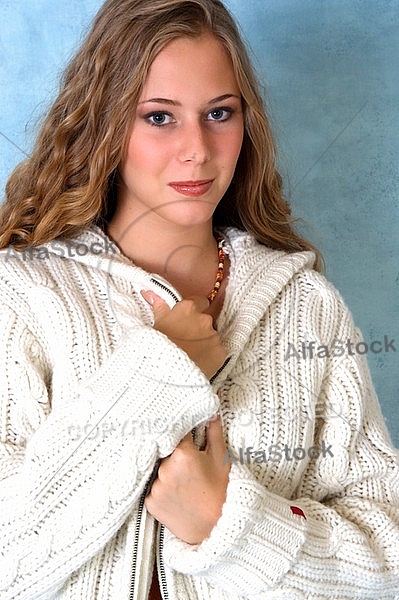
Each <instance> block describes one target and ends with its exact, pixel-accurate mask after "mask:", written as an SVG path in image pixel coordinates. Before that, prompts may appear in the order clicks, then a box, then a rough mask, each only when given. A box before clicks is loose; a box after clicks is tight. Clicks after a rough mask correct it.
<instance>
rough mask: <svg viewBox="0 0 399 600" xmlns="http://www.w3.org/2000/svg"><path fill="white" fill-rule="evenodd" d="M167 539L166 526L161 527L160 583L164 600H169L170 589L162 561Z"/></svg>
mask: <svg viewBox="0 0 399 600" xmlns="http://www.w3.org/2000/svg"><path fill="white" fill-rule="evenodd" d="M164 537H165V526H164V525H160V526H159V575H160V577H159V581H160V584H161V595H162V598H163V600H168V599H169V594H168V587H167V585H166V573H165V565H164V562H163V559H162V553H163V541H164Z"/></svg>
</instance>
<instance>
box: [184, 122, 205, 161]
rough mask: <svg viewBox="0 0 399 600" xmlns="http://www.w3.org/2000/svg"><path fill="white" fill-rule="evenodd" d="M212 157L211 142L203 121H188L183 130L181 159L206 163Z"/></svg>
mask: <svg viewBox="0 0 399 600" xmlns="http://www.w3.org/2000/svg"><path fill="white" fill-rule="evenodd" d="M210 157H211V151H210V143H209V139H208V136H207V132H206V131H205V130H204V125H203V124H202V123H187V124H186V125H185V126H184V127H183V128H182V130H181V140H180V149H179V159H180V160H181V161H182V162H185V163H193V164H204V163H206V162H207V161H208V160H209V159H210Z"/></svg>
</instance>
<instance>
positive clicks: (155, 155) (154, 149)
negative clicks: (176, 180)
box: [126, 135, 166, 173]
mask: <svg viewBox="0 0 399 600" xmlns="http://www.w3.org/2000/svg"><path fill="white" fill-rule="evenodd" d="M165 159H166V148H165V144H161V143H155V142H154V139H153V138H152V137H151V136H145V135H140V136H135V139H133V138H132V139H131V140H130V142H129V145H128V149H127V156H126V166H127V168H128V169H130V170H132V171H135V172H140V173H143V172H147V173H150V172H156V171H157V170H159V169H160V168H162V166H163V164H164V163H165Z"/></svg>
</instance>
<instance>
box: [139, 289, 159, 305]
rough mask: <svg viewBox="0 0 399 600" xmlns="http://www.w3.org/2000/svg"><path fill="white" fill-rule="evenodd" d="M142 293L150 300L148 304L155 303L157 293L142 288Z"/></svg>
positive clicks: (146, 299) (145, 298)
mask: <svg viewBox="0 0 399 600" xmlns="http://www.w3.org/2000/svg"><path fill="white" fill-rule="evenodd" d="M140 294H141V295H142V296H143V298H144V300H145V301H146V302H148V304H151V305H153V304H155V295H154V294H153V293H152V292H151V290H141V292H140Z"/></svg>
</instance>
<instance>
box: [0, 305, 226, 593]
mask: <svg viewBox="0 0 399 600" xmlns="http://www.w3.org/2000/svg"><path fill="white" fill-rule="evenodd" d="M19 313H20V311H19ZM32 330H34V328H32V324H31V321H29V323H28V320H27V318H26V315H25V317H24V319H22V318H21V316H20V314H17V313H16V312H15V311H14V310H12V309H11V308H10V307H7V306H3V307H2V312H1V315H0V337H1V339H0V353H1V358H0V360H1V365H2V368H1V372H0V378H1V386H0V394H1V397H0V427H1V429H0V433H1V444H0V463H1V467H0V502H1V516H0V532H1V533H0V540H1V541H0V598H1V599H2V600H8V599H11V598H12V599H14V600H15V599H20V600H22V599H26V600H28V599H29V600H34V599H35V598H39V597H40V598H41V597H46V598H47V597H48V596H49V595H50V594H51V592H54V591H56V590H58V589H59V588H60V587H61V586H62V584H63V582H64V581H65V580H66V579H67V578H68V577H69V576H70V575H71V574H72V573H73V572H74V571H76V570H77V569H78V568H79V567H80V566H81V565H82V564H84V563H85V562H87V561H88V560H89V559H90V558H91V557H92V556H94V555H95V554H96V553H97V552H98V551H99V550H100V549H101V548H102V547H103V546H104V545H105V544H106V543H107V542H108V541H109V540H110V539H111V538H112V537H113V536H114V535H115V534H116V532H117V531H118V529H119V528H120V527H121V526H122V524H123V523H124V521H125V520H126V518H127V517H128V515H129V513H130V512H131V510H132V509H133V508H134V507H135V506H137V504H138V501H139V498H140V496H141V494H142V492H143V489H144V487H145V483H146V481H147V480H148V478H149V476H150V474H151V471H152V469H153V467H154V464H155V462H156V460H157V459H158V458H160V457H163V456H166V455H168V454H170V453H171V452H172V451H173V449H174V448H175V446H176V445H177V444H178V442H179V441H180V440H181V438H182V437H183V436H184V435H186V434H187V432H188V431H190V429H191V428H193V427H195V426H196V425H198V424H199V423H200V422H201V421H203V420H204V419H207V418H209V417H211V416H212V415H213V414H214V413H215V412H216V410H217V408H218V398H217V396H216V395H215V394H214V393H213V392H212V389H211V386H210V385H209V382H208V381H207V379H206V378H205V376H204V375H203V374H202V372H201V371H200V370H199V369H198V368H197V367H196V365H195V364H194V363H193V362H192V361H191V360H190V359H189V357H188V356H187V355H186V354H185V353H184V352H183V351H181V350H180V349H179V348H178V347H177V346H175V345H174V344H173V343H171V342H170V341H169V340H168V339H167V338H166V336H164V335H162V334H161V333H159V332H157V331H155V330H153V329H152V328H150V327H144V326H142V325H141V326H137V327H132V329H131V330H129V332H128V333H126V334H125V336H124V338H123V339H122V340H121V341H120V343H119V345H118V347H117V348H116V349H115V351H114V352H113V353H112V354H111V355H110V356H109V358H108V359H105V360H104V361H103V363H102V365H101V366H100V368H99V369H98V371H97V372H96V373H94V374H93V375H92V376H91V377H90V378H89V379H88V380H86V381H84V382H82V383H81V384H79V385H76V386H75V388H73V386H70V388H68V389H71V390H72V391H70V394H69V397H67V398H65V395H64V397H63V398H62V399H60V398H58V397H57V394H56V393H55V392H54V390H53V389H52V380H51V365H49V362H50V361H49V358H48V356H47V354H46V352H45V350H44V347H45V342H44V341H43V340H42V339H39V336H38V334H37V332H35V334H34V333H32ZM50 407H51V409H50ZM160 417H162V421H163V424H164V427H163V428H160V427H155V426H153V427H151V423H152V424H156V423H158V424H159V422H160ZM105 419H107V422H108V423H111V424H112V426H107V427H104V428H101V432H102V435H86V436H85V437H84V438H79V439H76V435H73V433H72V432H73V431H76V430H77V429H76V428H78V430H79V431H84V430H85V426H86V424H87V423H92V424H97V423H101V422H104V420H105ZM126 423H129V425H128V430H127V427H126ZM71 426H72V429H71ZM86 433H88V434H90V432H89V431H87V428H86Z"/></svg>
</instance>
